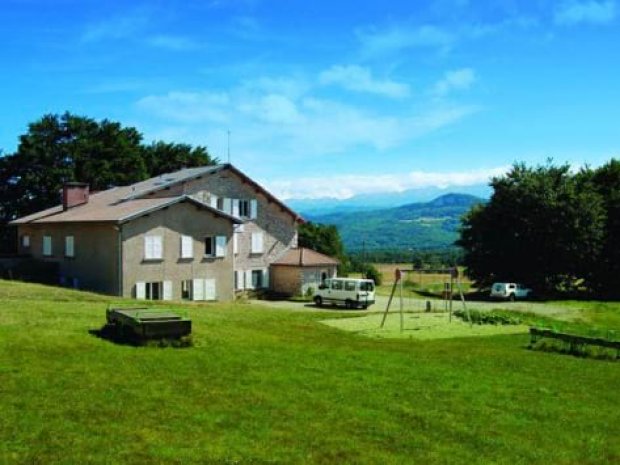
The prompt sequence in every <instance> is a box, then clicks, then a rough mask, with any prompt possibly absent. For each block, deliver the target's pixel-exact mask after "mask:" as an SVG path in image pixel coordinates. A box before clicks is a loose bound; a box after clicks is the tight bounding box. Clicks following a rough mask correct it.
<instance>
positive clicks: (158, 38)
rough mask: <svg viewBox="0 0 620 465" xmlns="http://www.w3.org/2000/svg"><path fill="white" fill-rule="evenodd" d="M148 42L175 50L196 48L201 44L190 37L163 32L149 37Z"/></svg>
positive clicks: (154, 45)
mask: <svg viewBox="0 0 620 465" xmlns="http://www.w3.org/2000/svg"><path fill="white" fill-rule="evenodd" d="M146 42H147V43H148V44H149V45H151V46H153V47H157V48H162V49H167V50H173V51H185V50H187V51H189V50H195V49H197V48H198V46H199V45H198V43H197V42H195V41H194V40H192V39H189V38H188V37H183V36H173V35H163V34H162V35H155V36H151V37H148V38H147V39H146Z"/></svg>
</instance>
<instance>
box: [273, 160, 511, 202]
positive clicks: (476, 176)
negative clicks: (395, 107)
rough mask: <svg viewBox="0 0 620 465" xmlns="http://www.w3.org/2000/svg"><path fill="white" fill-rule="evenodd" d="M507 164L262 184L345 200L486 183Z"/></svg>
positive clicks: (282, 193) (289, 195)
mask: <svg viewBox="0 0 620 465" xmlns="http://www.w3.org/2000/svg"><path fill="white" fill-rule="evenodd" d="M508 169H509V167H508V166H500V167H493V168H487V169H478V170H471V171H453V172H446V173H439V172H427V171H410V172H407V173H389V174H370V175H336V176H316V177H295V179H294V180H290V179H286V180H274V181H271V182H269V183H265V185H266V186H267V187H268V189H269V190H270V191H271V192H273V193H274V194H275V195H276V196H277V197H279V198H281V199H284V200H286V199H318V198H325V197H330V198H337V199H347V198H351V197H353V196H355V195H360V194H376V193H385V192H403V191H405V190H408V189H422V188H428V187H438V188H443V189H445V188H449V187H464V186H474V185H480V184H485V183H487V182H488V181H489V180H490V178H491V177H493V176H500V175H502V174H504V173H506V171H508Z"/></svg>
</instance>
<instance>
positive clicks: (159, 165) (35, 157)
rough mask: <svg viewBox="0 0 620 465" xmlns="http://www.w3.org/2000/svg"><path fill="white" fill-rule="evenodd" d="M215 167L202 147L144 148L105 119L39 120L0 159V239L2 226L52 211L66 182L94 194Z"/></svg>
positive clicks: (127, 130)
mask: <svg viewBox="0 0 620 465" xmlns="http://www.w3.org/2000/svg"><path fill="white" fill-rule="evenodd" d="M216 162H217V160H216V159H213V158H211V157H210V156H209V154H208V152H207V149H206V148H204V147H196V148H193V147H192V146H190V145H187V144H172V143H163V142H153V143H152V144H151V145H149V146H144V145H142V134H141V133H140V132H138V130H137V129H135V128H133V127H123V126H122V125H121V124H120V123H117V122H113V121H109V120H107V119H104V120H102V121H95V120H94V119H91V118H87V117H84V116H76V115H72V114H71V113H68V112H67V113H64V114H63V115H60V116H59V115H53V114H49V115H45V116H43V117H42V118H41V119H39V120H37V121H35V122H34V123H31V124H29V126H28V132H27V133H26V134H24V135H22V136H20V138H19V145H18V148H17V151H16V152H15V153H14V154H12V155H6V156H4V157H1V158H0V238H2V239H5V238H6V234H7V231H6V223H7V222H8V221H10V220H12V219H14V218H16V217H19V216H24V215H28V214H30V213H34V212H36V211H39V210H42V209H45V208H49V207H51V206H54V205H57V204H58V203H59V202H60V190H61V189H62V186H63V184H64V183H66V182H70V181H79V182H86V183H88V184H90V188H91V190H93V191H97V190H104V189H108V188H110V187H112V186H115V185H127V184H132V183H134V182H137V181H141V180H144V179H147V178H149V177H153V176H157V175H159V174H162V173H164V172H171V171H176V170H178V169H181V168H184V167H192V166H199V165H209V164H214V163H216ZM3 244H4V245H5V246H7V245H8V244H11V245H13V244H14V241H12V240H5V241H3ZM5 251H6V250H5Z"/></svg>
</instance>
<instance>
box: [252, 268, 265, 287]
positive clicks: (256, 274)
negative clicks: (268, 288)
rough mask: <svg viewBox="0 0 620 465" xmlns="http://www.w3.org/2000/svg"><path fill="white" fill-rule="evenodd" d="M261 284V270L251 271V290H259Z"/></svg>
mask: <svg viewBox="0 0 620 465" xmlns="http://www.w3.org/2000/svg"><path fill="white" fill-rule="evenodd" d="M262 287H264V284H263V270H252V288H253V289H260V288H262Z"/></svg>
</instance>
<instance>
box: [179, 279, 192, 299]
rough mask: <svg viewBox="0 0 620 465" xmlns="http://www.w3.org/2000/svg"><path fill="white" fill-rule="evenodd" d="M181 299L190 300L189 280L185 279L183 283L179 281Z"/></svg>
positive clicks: (190, 283)
mask: <svg viewBox="0 0 620 465" xmlns="http://www.w3.org/2000/svg"><path fill="white" fill-rule="evenodd" d="M181 299H183V300H191V299H192V280H191V279H186V280H185V281H181Z"/></svg>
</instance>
